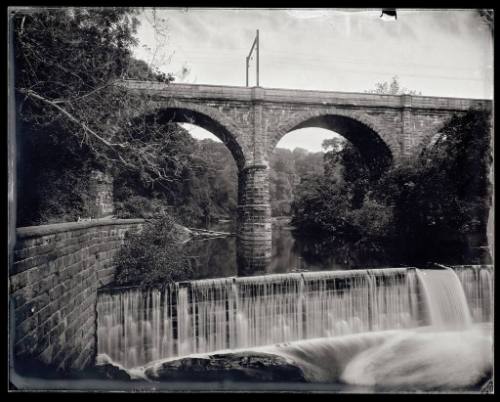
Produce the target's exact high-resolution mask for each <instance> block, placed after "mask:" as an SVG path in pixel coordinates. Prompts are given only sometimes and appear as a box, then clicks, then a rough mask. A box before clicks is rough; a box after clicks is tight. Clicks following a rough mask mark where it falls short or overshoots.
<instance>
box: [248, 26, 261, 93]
mask: <svg viewBox="0 0 500 402" xmlns="http://www.w3.org/2000/svg"><path fill="white" fill-rule="evenodd" d="M254 48H255V50H256V53H257V57H256V64H257V65H256V78H257V83H256V85H257V86H259V30H258V29H257V34H256V36H255V39H254V41H253V43H252V47H251V48H250V52H249V53H248V56H247V61H246V84H247V87H248V69H249V67H250V59H251V56H252V52H253V49H254Z"/></svg>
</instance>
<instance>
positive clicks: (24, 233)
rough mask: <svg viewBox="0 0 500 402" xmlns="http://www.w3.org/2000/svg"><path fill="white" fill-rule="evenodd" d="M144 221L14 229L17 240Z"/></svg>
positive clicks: (93, 221)
mask: <svg viewBox="0 0 500 402" xmlns="http://www.w3.org/2000/svg"><path fill="white" fill-rule="evenodd" d="M144 222H145V219H95V220H92V221H85V222H65V223H54V224H51V225H41V226H25V227H21V228H17V229H16V235H17V240H23V239H29V238H31V237H38V236H48V235H52V234H56V233H61V232H71V231H75V230H81V229H89V228H94V227H99V226H113V225H117V226H126V225H136V224H141V223H144Z"/></svg>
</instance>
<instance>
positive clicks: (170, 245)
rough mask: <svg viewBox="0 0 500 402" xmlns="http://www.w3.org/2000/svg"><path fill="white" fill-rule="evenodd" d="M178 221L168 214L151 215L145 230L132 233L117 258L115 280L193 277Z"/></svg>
mask: <svg viewBox="0 0 500 402" xmlns="http://www.w3.org/2000/svg"><path fill="white" fill-rule="evenodd" d="M178 230H179V229H178V228H177V227H176V224H175V221H174V220H173V219H172V218H171V217H169V216H168V215H164V216H161V217H157V218H152V219H150V220H149V221H148V223H147V224H146V225H145V227H143V229H142V231H141V232H139V233H136V234H132V235H129V236H128V238H127V239H126V240H125V244H124V246H123V247H122V248H121V249H120V251H119V252H118V254H117V256H116V257H115V261H116V263H117V270H116V274H115V284H117V285H121V286H132V285H141V286H144V287H154V286H161V285H162V284H164V283H169V282H174V281H182V280H187V279H190V278H191V276H192V270H191V268H190V264H189V261H188V259H187V257H186V256H185V255H184V253H183V251H182V247H179V243H178V237H179V236H178V233H177V231H178Z"/></svg>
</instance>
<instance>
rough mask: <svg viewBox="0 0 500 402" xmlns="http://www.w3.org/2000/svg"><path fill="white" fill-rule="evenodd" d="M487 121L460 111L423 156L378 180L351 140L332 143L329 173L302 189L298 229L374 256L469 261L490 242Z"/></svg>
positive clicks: (484, 116) (296, 220) (297, 207)
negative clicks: (340, 143) (487, 241)
mask: <svg viewBox="0 0 500 402" xmlns="http://www.w3.org/2000/svg"><path fill="white" fill-rule="evenodd" d="M489 119H490V118H489V115H488V114H487V113H485V112H479V111H470V112H469V113H467V114H466V115H465V116H462V117H454V118H453V119H451V120H450V121H449V123H448V124H447V125H446V126H445V127H444V128H443V130H442V131H441V132H440V133H439V134H438V135H437V138H435V139H434V141H433V142H432V143H431V144H429V146H428V148H427V149H426V150H425V151H424V152H423V153H422V154H421V155H420V156H419V157H416V158H414V159H413V160H409V161H406V163H403V164H401V165H399V166H395V167H393V168H392V169H390V170H389V171H387V172H386V173H385V174H384V175H382V177H380V178H379V179H377V180H373V179H370V175H369V174H368V173H367V170H366V167H365V166H364V165H363V161H362V159H361V158H360V157H359V154H357V152H356V150H355V149H354V148H353V147H352V146H351V145H350V144H348V143H346V144H345V145H342V146H338V144H327V145H330V146H331V147H332V148H333V149H331V150H330V151H329V152H327V153H326V154H325V159H324V163H325V174H323V175H317V176H314V177H311V178H309V179H308V180H304V181H303V182H302V183H300V184H299V187H298V189H297V197H296V200H295V202H294V203H293V205H292V212H293V224H294V225H295V226H296V227H297V234H298V235H299V236H300V235H307V236H309V237H314V238H315V239H318V237H319V238H321V240H319V243H320V244H323V245H324V248H325V249H328V248H334V249H335V250H336V252H341V251H339V250H342V249H344V250H345V249H350V250H353V252H358V253H359V251H360V250H361V251H363V252H364V253H367V254H371V255H373V257H374V258H375V259H384V258H386V257H387V258H388V259H389V256H390V259H391V260H392V261H394V260H396V261H400V262H401V263H416V262H422V261H427V260H429V259H450V258H451V259H454V260H456V261H458V260H460V259H463V260H464V261H470V258H472V257H471V255H469V253H470V252H471V250H472V248H473V247H476V246H482V245H484V244H485V242H486V240H485V233H486V225H487V219H488V212H489V207H490V202H491V200H490V195H491V192H490V185H489V178H488V173H489V168H490V164H491V155H490V123H489V122H490V120H489ZM344 246H345V247H344Z"/></svg>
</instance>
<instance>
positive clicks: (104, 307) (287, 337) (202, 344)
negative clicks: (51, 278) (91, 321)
mask: <svg viewBox="0 0 500 402" xmlns="http://www.w3.org/2000/svg"><path fill="white" fill-rule="evenodd" d="M416 283H417V282H416V276H415V271H414V270H408V269H406V268H392V269H377V270H350V271H328V272H308V273H304V274H298V273H297V274H295V273H294V274H275V275H266V276H257V277H242V278H222V279H206V280H199V281H193V282H190V283H185V284H176V285H174V286H168V287H165V288H164V289H163V290H161V291H160V290H156V289H154V290H147V291H144V290H128V291H125V292H115V293H108V294H106V293H102V294H101V295H100V296H99V302H98V353H103V354H107V355H108V356H109V357H110V358H111V359H113V361H116V362H118V363H120V364H122V365H124V366H125V367H134V366H137V365H141V364H145V363H146V362H148V361H152V360H158V359H161V358H168V357H174V356H185V355H187V354H191V353H207V352H212V351H217V350H224V349H236V348H245V347H254V346H260V345H271V344H275V343H279V342H290V341H296V340H301V339H311V338H321V337H332V336H338V335H346V334H353V333H361V332H367V331H376V330H384V329H397V328H412V327H416V326H418V325H419V323H420V321H421V319H422V317H421V314H420V311H421V309H420V307H419V302H418V300H419V296H418V291H419V290H418V286H416Z"/></svg>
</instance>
